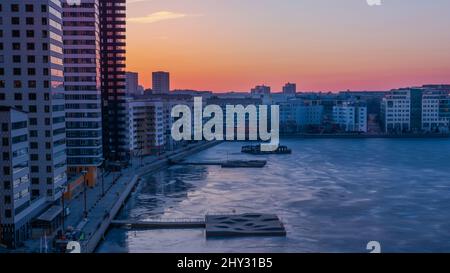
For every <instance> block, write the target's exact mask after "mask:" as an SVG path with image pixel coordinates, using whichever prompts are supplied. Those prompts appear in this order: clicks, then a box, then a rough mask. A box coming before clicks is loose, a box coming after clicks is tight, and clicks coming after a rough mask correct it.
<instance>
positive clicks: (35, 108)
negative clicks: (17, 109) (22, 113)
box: [28, 105, 37, 113]
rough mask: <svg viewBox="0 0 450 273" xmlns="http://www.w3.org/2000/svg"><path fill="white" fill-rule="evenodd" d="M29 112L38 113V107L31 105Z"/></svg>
mask: <svg viewBox="0 0 450 273" xmlns="http://www.w3.org/2000/svg"><path fill="white" fill-rule="evenodd" d="M28 111H29V112H30V113H36V112H37V106H36V105H30V106H29V107H28Z"/></svg>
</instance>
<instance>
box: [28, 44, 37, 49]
mask: <svg viewBox="0 0 450 273" xmlns="http://www.w3.org/2000/svg"><path fill="white" fill-rule="evenodd" d="M34 49H35V47H34V43H27V50H34Z"/></svg>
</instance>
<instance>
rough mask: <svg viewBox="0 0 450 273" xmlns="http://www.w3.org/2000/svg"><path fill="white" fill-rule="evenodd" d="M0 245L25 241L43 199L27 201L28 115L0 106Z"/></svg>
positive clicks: (28, 186) (11, 244) (12, 244)
mask: <svg viewBox="0 0 450 273" xmlns="http://www.w3.org/2000/svg"><path fill="white" fill-rule="evenodd" d="M0 125H1V130H0V140H1V146H0V176H1V177H2V179H1V182H2V183H1V190H0V243H2V244H5V245H7V246H9V247H14V246H16V245H17V243H18V242H20V241H22V240H24V239H26V238H28V236H29V234H30V231H31V228H30V220H31V216H32V214H33V212H36V209H38V208H39V207H40V206H41V205H42V203H43V201H42V200H45V199H41V201H40V202H31V192H30V189H31V184H30V167H29V161H30V155H29V153H28V151H29V141H28V140H29V135H28V115H27V114H26V113H25V112H22V111H18V110H15V109H14V108H11V107H8V106H0Z"/></svg>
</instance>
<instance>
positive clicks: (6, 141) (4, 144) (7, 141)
mask: <svg viewBox="0 0 450 273" xmlns="http://www.w3.org/2000/svg"><path fill="white" fill-rule="evenodd" d="M2 145H3V146H4V147H7V146H9V139H8V138H7V137H4V138H2Z"/></svg>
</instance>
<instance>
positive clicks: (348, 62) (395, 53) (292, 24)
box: [127, 0, 450, 92]
mask: <svg viewBox="0 0 450 273" xmlns="http://www.w3.org/2000/svg"><path fill="white" fill-rule="evenodd" d="M448 8H450V2H448V1H445V0H437V1H433V2H428V1H418V0H413V1H408V3H405V2H404V1H385V2H383V5H382V6H376V7H370V6H368V5H367V3H366V1H363V0H349V1H328V0H319V1H317V0H315V1H310V0H302V1H291V0H285V1H282V3H280V1H273V0H262V1H258V2H257V4H256V3H255V2H254V1H250V0H249V1H235V0H231V1H211V2H208V1H198V0H183V1H179V0H172V1H161V0H152V1H148V0H138V1H128V4H127V25H128V39H127V70H128V71H136V72H139V74H140V75H141V77H140V84H142V85H143V86H145V87H146V88H150V87H151V73H152V72H153V71H159V70H163V71H169V72H170V73H171V74H172V78H173V81H172V82H173V89H198V90H211V91H214V92H222V91H249V90H250V88H252V87H253V86H255V85H260V84H266V85H269V86H271V87H272V89H273V90H274V91H281V88H282V86H283V85H284V84H285V83H286V82H296V83H297V84H298V89H299V90H300V91H342V90H347V89H350V90H368V91H369V90H370V91H371V90H374V91H378V90H390V89H393V88H397V87H399V86H420V85H422V84H428V83H447V82H448V79H449V78H450V63H449V62H447V61H446V60H448V59H450V52H448V50H445V49H446V48H448V47H449V46H450V34H449V33H448V32H447V31H445V26H447V25H449V24H450V19H449V18H448V16H446V15H445V11H446V10H448ZM229 18H233V20H229ZM419 22H420V23H419ZM143 34H144V35H143ZM143 37H145V38H143ZM274 40H277V41H279V42H274ZM435 40H439V43H435V42H430V41H435Z"/></svg>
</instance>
